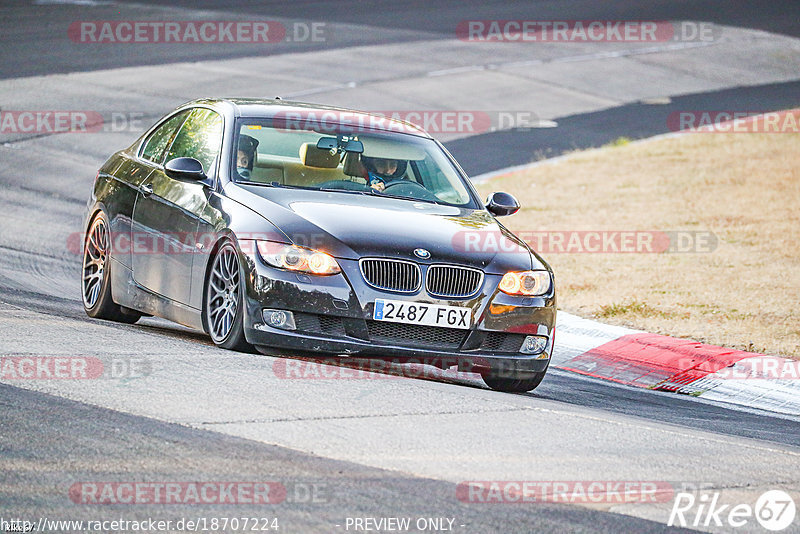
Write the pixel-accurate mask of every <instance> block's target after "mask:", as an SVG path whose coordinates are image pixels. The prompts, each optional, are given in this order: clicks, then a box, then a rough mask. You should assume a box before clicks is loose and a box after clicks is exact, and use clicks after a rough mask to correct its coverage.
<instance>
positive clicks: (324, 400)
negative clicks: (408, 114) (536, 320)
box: [0, 0, 800, 533]
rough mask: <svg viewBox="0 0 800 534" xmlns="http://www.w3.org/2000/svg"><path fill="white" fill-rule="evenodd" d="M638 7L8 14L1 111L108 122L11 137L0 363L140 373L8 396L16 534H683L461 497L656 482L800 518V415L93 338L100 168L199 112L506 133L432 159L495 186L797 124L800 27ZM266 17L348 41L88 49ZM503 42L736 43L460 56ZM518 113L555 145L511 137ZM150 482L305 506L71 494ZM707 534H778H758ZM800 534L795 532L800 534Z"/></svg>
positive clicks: (552, 375) (584, 383)
mask: <svg viewBox="0 0 800 534" xmlns="http://www.w3.org/2000/svg"><path fill="white" fill-rule="evenodd" d="M641 4H642V3H641V2H633V1H621V2H593V1H588V0H587V1H578V2H565V1H539V2H519V3H513V2H485V1H482V2H475V1H460V2H456V1H448V2H442V3H437V4H436V6H437V7H436V9H435V10H434V11H432V12H431V11H430V10H431V7H430V6H431V4H430V3H426V2H392V3H383V2H292V3H281V2H261V3H259V4H258V6H257V8H256V7H254V3H252V2H245V1H238V2H232V3H231V4H230V5H228V6H227V7H226V8H224V9H223V8H221V7H219V6H218V5H217V4H216V3H214V2H210V1H209V2H189V1H185V2H184V1H173V2H166V3H162V2H147V1H140V2H137V3H126V2H105V1H100V0H80V1H71V2H70V1H61V0H38V1H33V2H20V1H7V2H4V3H3V4H2V6H0V14H1V15H2V17H0V30H2V32H3V43H2V54H0V111H7V110H91V111H94V112H97V113H99V114H101V115H102V116H103V118H104V121H106V122H104V124H103V126H102V128H101V129H100V131H99V132H96V133H81V134H72V133H64V134H52V133H49V132H7V131H5V130H4V131H3V132H2V133H0V162H2V165H0V184H1V185H2V187H0V212H1V213H3V222H2V225H1V226H0V356H3V357H7V356H87V357H96V358H98V359H100V360H102V361H104V362H105V363H107V364H109V367H111V368H115V369H117V370H118V373H117V374H116V375H115V376H110V377H106V378H103V379H98V380H91V381H79V380H3V382H2V383H0V405H2V412H1V415H0V519H4V520H7V519H8V518H20V519H26V520H30V521H34V522H37V521H39V520H40V519H41V518H48V519H74V520H80V519H83V520H100V519H119V518H124V519H129V520H133V519H138V520H141V519H146V518H158V519H165V520H177V519H180V518H195V519H197V518H208V519H210V518H213V517H224V516H229V517H230V516H233V515H237V516H239V517H242V516H253V517H255V516H257V517H269V518H277V519H278V521H279V524H280V532H347V531H351V532H352V531H357V530H358V529H356V528H355V527H354V526H353V525H352V524H350V526H349V528H348V518H349V519H350V520H351V521H352V519H353V518H388V517H409V518H413V520H416V519H419V518H446V519H452V523H448V521H444V522H443V523H442V525H451V527H452V531H454V532H464V533H471V532H662V531H667V530H670V531H671V530H673V529H672V528H670V527H667V524H666V523H667V519H668V517H669V511H670V506H671V501H670V500H669V499H667V500H666V501H664V500H662V501H660V502H654V503H620V502H595V503H589V504H586V503H563V502H556V503H512V504H484V503H480V502H465V501H464V500H463V499H460V498H459V495H461V494H460V493H459V484H460V483H462V482H466V481H573V482H574V481H583V482H590V481H629V482H638V483H641V482H643V481H649V482H653V483H659V484H667V485H669V486H670V487H672V488H675V491H677V490H678V488H686V489H687V490H692V489H697V488H703V489H704V490H705V491H713V492H719V493H720V495H721V497H720V500H721V501H722V502H725V503H749V504H751V505H752V504H753V503H755V502H756V499H757V498H758V497H759V495H761V494H762V493H763V492H765V491H767V490H770V489H777V488H781V489H783V490H785V491H789V492H790V493H792V494H793V495H795V496H797V495H800V471H798V469H797V466H798V465H800V425H799V424H798V422H800V421H798V419H797V418H792V417H789V416H778V415H776V414H771V413H768V412H761V411H757V410H743V409H732V408H731V407H728V406H724V405H720V404H715V403H711V402H707V401H702V400H700V399H694V398H690V397H683V396H677V395H673V394H667V393H660V392H651V391H646V390H640V389H634V388H628V387H625V386H620V385H615V384H611V383H606V382H602V381H598V380H592V379H587V378H584V377H581V376H578V375H575V374H571V373H567V372H564V371H558V370H552V371H551V372H549V373H548V376H547V378H546V379H545V381H544V383H543V384H542V385H541V386H540V387H539V388H538V389H536V390H535V392H533V393H530V394H525V395H509V394H502V393H497V392H493V391H490V390H488V389H486V388H485V387H484V386H483V385H482V383H481V382H480V380H478V379H477V378H476V377H470V376H454V375H449V374H442V373H439V374H437V375H436V376H437V377H438V378H439V379H436V380H432V379H427V378H429V377H427V378H425V379H416V378H403V377H397V376H393V375H391V374H374V373H366V374H363V375H360V376H359V379H342V380H336V379H308V380H306V379H292V378H286V377H284V376H283V375H282V374H281V373H280V372H278V371H276V369H279V368H280V366H276V362H279V361H283V360H279V359H278V358H274V357H268V356H262V355H252V354H239V353H233V352H229V351H223V350H220V349H217V348H216V347H214V346H213V344H212V343H211V341H210V339H209V338H208V337H207V336H205V335H202V334H200V333H197V332H193V331H190V330H188V329H186V328H183V327H181V326H178V325H174V324H172V323H168V322H166V321H162V320H158V319H144V320H142V321H140V322H139V323H138V324H136V325H132V326H128V325H118V324H114V323H108V322H102V321H95V320H91V319H89V318H88V317H86V315H85V314H84V312H83V309H82V306H81V301H80V283H79V271H80V259H81V258H80V255H79V253H76V251H75V247H74V246H73V244H74V242H75V239H76V236H79V234H80V232H81V231H82V227H81V226H82V222H83V215H84V209H85V204H86V200H87V198H88V193H89V189H90V186H91V183H92V180H93V178H94V176H95V174H96V170H97V168H98V167H99V166H100V165H101V164H102V162H103V161H104V160H105V158H106V157H107V156H108V155H110V154H111V153H112V152H113V151H115V150H117V149H119V148H121V147H124V146H127V145H128V144H129V143H131V142H132V141H133V140H134V139H136V138H137V137H138V136H139V135H140V133H141V132H142V131H143V130H144V129H145V128H146V127H148V126H149V125H150V124H151V123H152V122H153V121H155V120H156V119H157V118H158V117H160V116H162V115H163V114H164V113H166V112H167V111H169V110H170V109H171V108H173V107H174V106H176V105H178V104H180V103H182V102H184V101H186V100H189V99H192V98H196V97H200V96H208V95H213V96H238V95H243V96H269V97H271V96H274V95H278V94H279V95H282V96H284V97H287V98H297V99H299V100H308V101H313V102H321V103H325V104H337V105H343V106H350V107H357V108H362V109H374V110H392V109H394V110H485V111H486V113H487V114H488V115H489V116H490V117H491V118H492V120H493V123H492V127H491V128H486V129H483V130H478V131H475V130H470V131H457V132H443V133H441V134H436V133H435V134H434V135H436V136H437V137H438V138H440V139H442V140H443V141H445V142H446V145H447V146H448V148H449V149H451V150H452V152H453V153H454V155H455V156H456V157H457V158H458V159H459V161H461V163H462V164H463V166H464V168H465V169H466V170H467V171H468V172H469V173H470V174H473V175H474V174H479V173H484V172H490V171H494V170H497V169H500V168H502V167H506V166H510V165H517V164H522V163H526V162H528V161H531V159H533V156H539V157H544V156H553V155H557V154H560V153H562V152H564V151H568V150H572V149H575V148H581V147H587V146H598V145H601V144H603V143H606V142H609V141H612V140H614V139H616V138H618V137H621V136H627V137H632V138H639V137H647V136H651V135H655V134H660V133H664V132H667V131H669V127H668V120H667V117H668V116H669V115H670V114H671V113H673V112H675V111H679V110H684V109H694V110H697V109H741V110H748V111H754V110H764V111H767V110H773V109H785V108H788V107H796V106H798V105H800V24H799V23H798V22H797V21H798V20H800V4H798V3H797V2H769V3H764V5H763V6H760V7H758V8H753V7H752V5H751V3H749V2H743V1H728V2H708V1H699V0H697V1H678V2H668V1H656V2H648V3H647V5H646V6H642V5H641ZM255 18H258V20H261V19H265V20H278V21H282V22H283V23H284V24H286V25H287V26H290V25H292V24H294V23H298V22H299V23H303V24H304V23H307V22H308V21H310V20H314V21H325V22H326V32H329V33H327V34H326V35H328V37H329V39H328V40H326V41H325V42H284V43H276V44H275V45H274V46H271V45H267V46H266V47H265V46H264V45H261V46H254V45H241V44H237V45H225V44H207V45H206V44H203V45H165V44H144V45H96V44H95V45H91V44H85V43H76V42H74V41H71V40H70V39H69V38H68V36H67V28H68V26H69V24H70V23H71V22H73V21H79V20H93V21H102V20H112V19H125V20H201V19H207V20H249V19H255ZM490 18H492V19H526V18H536V19H559V20H561V19H563V20H588V19H599V20H610V19H615V20H616V19H622V20H689V21H698V22H707V23H710V24H712V25H713V27H714V29H715V32H716V33H715V36H716V38H715V40H714V42H711V43H693V44H692V46H690V47H687V46H677V45H673V44H670V43H664V44H662V45H659V46H657V47H648V46H643V45H642V44H638V45H637V44H631V43H600V44H598V43H595V44H586V43H569V44H566V45H558V44H543V45H541V46H539V45H534V46H530V47H528V46H523V45H515V44H510V43H468V42H462V41H459V40H458V39H456V38H455V27H456V25H457V24H458V22H459V21H462V20H469V19H490ZM610 52H611V53H610ZM502 112H507V113H512V114H516V116H525V117H530V116H534V117H536V118H537V119H541V120H542V121H548V122H552V123H555V124H556V125H557V126H556V127H552V128H531V127H529V125H524V126H525V127H522V128H514V129H503V128H499V127H497V126H498V124H495V122H494V121H495V120H496V119H497V117H499V116H500V113H502ZM556 344H557V342H556ZM556 350H558V349H557V348H556ZM332 369H335V368H332ZM331 372H332V373H333V374H334V375H336V371H335V370H334V371H331ZM337 376H340V375H337ZM153 481H157V482H170V481H173V482H186V481H258V482H276V483H279V484H280V485H282V486H283V487H284V488H285V489H286V495H285V498H283V499H281V502H277V503H274V504H269V505H259V506H257V505H248V504H239V505H219V504H217V505H210V504H180V505H177V504H176V505H164V504H115V505H102V506H101V505H96V504H95V505H93V504H78V503H76V502H75V501H74V500H73V498H72V497H74V493H70V490H71V488H74V487H75V485H76V484H80V483H85V482H89V483H98V482H153ZM795 500H797V499H795ZM798 503H799V504H800V501H798ZM431 524H432V523H431ZM697 528H699V529H700V530H711V531H718V532H730V531H735V532H764V530H763V529H760V527H759V525H758V523H757V522H755V520H751V522H750V523H749V524H748V525H747V526H745V527H742V528H738V529H735V530H732V529H731V527H727V528H715V527H714V526H713V525H710V526H702V525H701V526H699V527H697ZM51 530H53V529H52V528H51ZM67 530H69V529H67ZM188 530H191V529H188ZM217 530H226V531H239V532H240V531H242V530H241V529H234V528H227V529H222V528H220V529H217ZM365 530H366V529H363V528H362V529H360V531H365ZM442 530H443V528H439V529H438V531H442ZM383 531H388V530H383ZM411 531H412V532H414V531H417V530H413V529H412V530H411ZM425 531H430V532H432V531H437V529H436V528H433V527H430V528H428V529H427V530H425ZM798 531H800V520H797V519H796V520H795V522H794V524H793V525H792V526H791V527H790V528H789V529H787V530H785V531H784V532H798Z"/></svg>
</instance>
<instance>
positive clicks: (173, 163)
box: [164, 158, 206, 182]
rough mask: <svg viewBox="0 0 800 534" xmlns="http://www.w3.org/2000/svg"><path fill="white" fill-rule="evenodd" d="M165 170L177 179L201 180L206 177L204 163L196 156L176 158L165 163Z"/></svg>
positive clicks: (168, 174)
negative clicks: (195, 157)
mask: <svg viewBox="0 0 800 534" xmlns="http://www.w3.org/2000/svg"><path fill="white" fill-rule="evenodd" d="M164 172H165V173H166V174H167V176H169V177H170V178H175V179H176V180H191V181H193V182H199V181H201V180H205V179H206V173H205V172H204V171H203V164H202V163H200V162H199V161H197V160H196V159H194V158H175V159H171V160H169V161H168V162H167V164H166V165H164Z"/></svg>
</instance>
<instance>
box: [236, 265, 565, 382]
mask: <svg viewBox="0 0 800 534" xmlns="http://www.w3.org/2000/svg"><path fill="white" fill-rule="evenodd" d="M251 250H254V249H251ZM242 257H243V260H244V265H245V273H246V288H247V289H246V295H245V321H244V330H245V337H246V339H247V341H248V342H249V343H251V344H253V345H255V346H257V347H261V348H262V350H263V349H264V348H267V347H269V348H278V349H288V350H298V351H305V352H316V353H323V354H325V355H336V354H339V355H351V356H369V357H371V358H372V357H377V358H385V359H391V360H394V361H398V362H403V361H412V362H413V361H420V362H426V363H432V364H433V365H437V366H439V367H443V368H446V367H449V366H452V365H458V366H459V369H462V370H470V369H472V370H475V371H476V372H489V371H491V372H492V373H493V374H495V375H499V374H502V373H505V372H507V373H508V374H509V376H516V377H523V376H525V375H526V374H532V373H538V372H542V371H544V370H545V369H546V368H547V365H548V363H549V360H550V356H551V354H552V350H553V340H554V334H555V331H554V328H555V314H556V307H555V294H554V293H551V294H550V295H548V296H546V297H525V298H523V297H513V296H509V295H506V294H505V293H502V292H499V291H498V290H497V285H498V283H499V281H500V278H501V276H500V275H493V274H486V275H485V278H484V283H483V286H482V288H481V291H480V292H479V293H478V294H477V295H476V296H474V297H470V298H467V299H452V300H445V299H437V298H433V297H430V296H429V295H427V293H425V291H424V289H422V290H420V291H418V292H417V293H414V294H410V295H404V294H396V293H391V292H385V291H379V290H376V289H373V288H372V287H370V286H368V285H367V284H366V282H364V280H363V278H362V277H361V273H360V271H359V268H358V262H356V261H352V260H338V261H339V265H340V266H341V268H342V273H341V274H337V275H333V276H322V277H320V276H310V275H305V274H297V273H294V272H290V271H284V270H280V269H275V268H272V267H270V266H267V265H265V264H264V263H263V262H262V261H261V260H260V259H259V258H258V257H256V255H255V254H249V253H245V254H243V255H242ZM379 298H384V299H385V298H389V299H394V300H407V301H409V302H423V303H430V304H447V305H451V306H463V307H467V308H469V309H470V310H471V318H472V326H471V328H469V329H463V330H458V329H452V328H444V327H436V326H417V325H404V324H402V323H387V322H385V321H374V320H372V314H373V308H374V303H375V300H376V299H379ZM265 308H268V309H278V310H286V311H291V312H292V313H293V314H294V316H295V321H296V324H297V329H296V330H282V329H279V328H273V327H271V326H269V325H267V324H265V322H264V321H263V319H262V313H261V312H262V310H263V309H265ZM528 335H538V336H543V337H546V338H547V344H546V348H545V350H544V351H543V352H542V353H540V354H537V355H528V354H523V353H521V352H520V351H519V349H520V347H521V345H522V342H523V340H524V338H525V337H526V336H528Z"/></svg>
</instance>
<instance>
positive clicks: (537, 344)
mask: <svg viewBox="0 0 800 534" xmlns="http://www.w3.org/2000/svg"><path fill="white" fill-rule="evenodd" d="M545 348H547V338H546V337H542V336H527V337H525V341H523V342H522V348H521V349H519V351H520V352H521V353H522V354H540V353H541V352H542V351H543V350H544V349H545Z"/></svg>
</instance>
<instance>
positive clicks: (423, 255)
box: [414, 248, 431, 260]
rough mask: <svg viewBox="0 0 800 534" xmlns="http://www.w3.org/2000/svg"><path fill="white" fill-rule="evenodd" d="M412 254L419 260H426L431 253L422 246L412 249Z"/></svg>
mask: <svg viewBox="0 0 800 534" xmlns="http://www.w3.org/2000/svg"><path fill="white" fill-rule="evenodd" d="M414 256H416V257H418V258H419V259H421V260H427V259H428V258H430V257H431V253H430V252H429V251H427V250H425V249H424V248H415V249H414Z"/></svg>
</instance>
